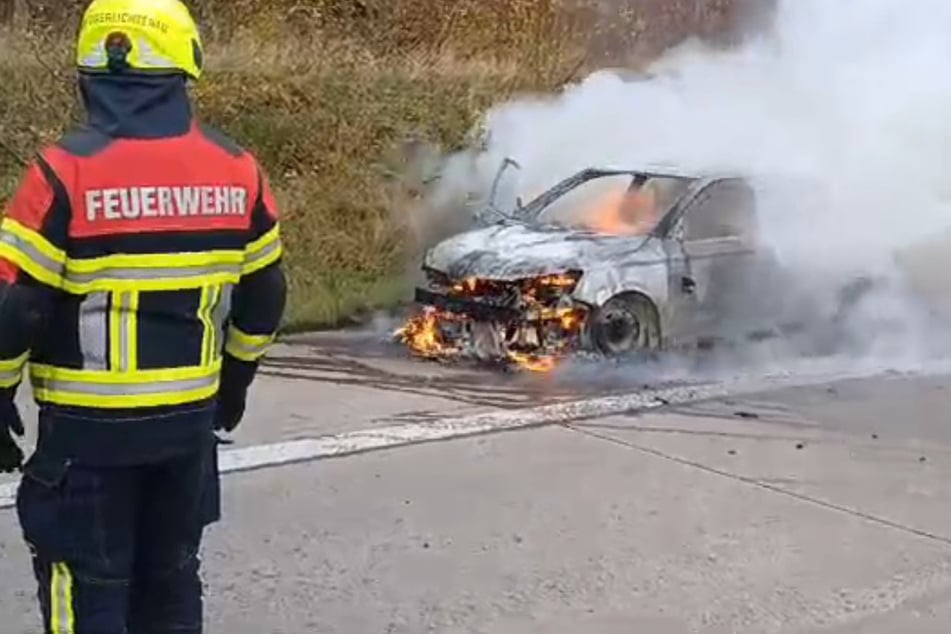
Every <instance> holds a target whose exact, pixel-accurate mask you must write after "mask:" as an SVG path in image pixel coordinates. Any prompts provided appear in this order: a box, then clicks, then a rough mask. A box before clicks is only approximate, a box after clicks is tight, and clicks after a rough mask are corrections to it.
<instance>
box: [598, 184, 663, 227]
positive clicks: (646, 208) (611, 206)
mask: <svg viewBox="0 0 951 634" xmlns="http://www.w3.org/2000/svg"><path fill="white" fill-rule="evenodd" d="M658 213H659V212H658V209H657V197H656V195H655V193H654V190H653V189H640V190H634V191H629V190H626V189H616V190H613V191H611V192H609V193H607V194H605V195H604V196H603V197H602V198H600V199H599V200H598V201H597V202H596V203H594V204H592V205H590V206H588V207H587V208H585V209H584V211H583V212H582V216H581V217H582V223H583V224H584V225H585V226H587V227H589V228H590V229H592V230H594V231H597V232H599V233H606V234H609V235H640V234H643V233H645V232H646V231H650V230H651V229H652V228H653V227H654V225H655V224H656V222H657V220H658Z"/></svg>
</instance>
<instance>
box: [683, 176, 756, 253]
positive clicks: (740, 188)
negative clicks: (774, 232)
mask: <svg viewBox="0 0 951 634" xmlns="http://www.w3.org/2000/svg"><path fill="white" fill-rule="evenodd" d="M755 207H756V196H755V194H754V192H753V190H752V189H751V188H750V187H749V185H747V184H746V183H745V182H743V181H740V180H726V181H721V182H719V183H715V184H713V185H711V186H710V187H708V188H707V190H706V191H704V192H703V193H701V194H700V195H699V196H698V197H697V199H696V200H694V202H693V203H692V204H691V205H690V206H689V208H688V209H687V211H686V213H685V215H684V219H683V233H682V235H683V239H684V240H688V241H693V240H714V239H717V238H744V239H753V238H755V236H756V233H757V227H756V213H755Z"/></svg>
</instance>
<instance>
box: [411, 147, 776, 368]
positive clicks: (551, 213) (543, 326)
mask: <svg viewBox="0 0 951 634" xmlns="http://www.w3.org/2000/svg"><path fill="white" fill-rule="evenodd" d="M503 169H504V166H503ZM493 198H494V195H493ZM755 201H756V195H755V191H754V189H753V187H752V186H751V185H750V183H749V182H748V181H747V180H745V179H744V178H743V177H741V176H737V175H731V174H725V175H722V174H721V175H718V174H689V173H677V172H674V171H672V170H661V171H647V170H638V169H630V170H628V169H594V168H592V169H585V170H582V171H580V172H578V173H576V174H574V175H572V176H570V177H568V178H566V179H564V180H563V181H561V182H559V183H557V184H556V185H554V186H553V187H551V188H550V189H548V190H547V191H544V192H543V193H541V194H540V195H538V196H537V197H535V198H534V199H533V200H531V201H529V202H527V203H525V204H523V203H522V202H521V201H519V202H518V203H517V204H515V205H514V208H512V209H506V210H503V209H499V208H498V207H496V206H495V204H494V202H492V203H490V205H489V206H488V207H487V208H485V209H484V210H483V211H482V212H481V213H480V214H479V218H480V223H479V226H477V227H475V228H473V229H471V230H469V231H466V232H464V233H461V234H459V235H455V236H452V237H450V238H448V239H446V240H443V241H442V242H440V243H438V244H436V245H435V246H434V247H432V248H431V249H429V250H428V251H427V252H426V254H425V257H424V260H423V263H422V269H423V272H424V274H425V276H426V283H425V284H423V285H421V286H419V287H418V288H416V291H415V301H416V303H417V305H418V307H419V310H418V312H417V313H416V314H414V315H413V317H412V318H411V319H410V320H409V321H408V322H407V323H406V324H405V325H404V326H403V327H402V328H400V329H399V331H397V333H396V337H397V338H398V339H399V340H400V341H402V342H403V343H405V344H406V345H407V346H408V347H409V348H410V349H411V350H412V351H413V352H415V353H416V354H418V355H421V356H424V357H430V358H446V357H454V356H459V355H464V356H468V357H475V358H478V359H484V360H489V359H495V360H503V361H506V362H510V363H514V364H517V365H518V366H521V367H524V368H527V369H530V370H538V371H544V370H548V369H551V368H552V367H554V365H555V364H556V362H557V360H558V359H559V358H560V357H563V356H565V355H567V354H571V353H575V352H585V351H586V352H592V353H596V354H600V355H608V356H621V355H629V354H637V353H645V352H647V353H652V352H653V351H657V350H661V349H665V348H670V347H674V346H679V345H681V344H683V343H688V344H694V343H702V342H703V341H707V340H710V339H723V338H730V337H734V336H747V335H749V334H750V333H754V332H757V331H761V330H762V329H763V328H766V329H769V328H771V327H773V326H774V325H775V324H771V323H769V321H770V318H771V317H773V316H775V315H776V314H778V312H777V311H780V310H781V308H782V306H780V304H781V303H782V302H784V301H787V298H786V297H785V296H784V295H785V294H784V293H777V292H775V291H776V289H778V288H781V282H779V278H778V276H781V275H782V272H781V270H780V268H779V267H778V266H777V265H776V263H775V260H774V258H773V257H772V255H771V253H770V251H769V250H768V249H766V248H765V247H764V246H763V245H762V244H761V242H760V240H759V234H758V229H757V216H756V205H755Z"/></svg>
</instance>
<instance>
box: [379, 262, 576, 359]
mask: <svg viewBox="0 0 951 634" xmlns="http://www.w3.org/2000/svg"><path fill="white" fill-rule="evenodd" d="M576 283H577V278H576V277H575V276H573V275H569V274H552V275H544V276H541V277H537V278H534V279H532V280H528V281H525V282H523V283H522V284H520V285H517V284H515V283H506V282H496V281H493V280H486V279H480V278H475V277H470V278H466V279H463V280H460V281H457V282H451V283H446V285H445V288H448V289H449V290H448V293H449V295H452V296H457V297H464V298H470V299H479V298H486V297H489V298H491V297H493V296H494V297H509V294H510V293H511V292H512V291H513V290H518V291H520V297H521V307H522V309H523V310H524V313H523V314H524V319H521V320H516V321H515V322H513V323H495V322H492V323H490V324H489V325H488V327H489V329H490V331H494V332H495V334H494V335H492V337H496V338H497V340H498V342H504V343H500V344H499V345H501V346H502V348H501V350H498V353H499V354H501V355H502V357H503V359H505V360H507V361H508V362H509V363H511V364H513V365H515V366H516V367H518V368H520V369H523V370H526V371H530V372H550V371H552V370H553V369H554V368H555V367H556V366H557V364H558V361H559V359H560V358H561V357H562V356H564V353H565V352H567V351H568V348H569V347H570V343H571V342H572V340H573V339H572V338H573V337H575V336H576V335H577V334H578V333H579V332H580V330H581V326H582V325H583V324H584V319H585V313H584V312H583V311H582V310H580V309H579V308H577V307H575V306H573V305H568V306H565V305H559V299H560V298H562V294H563V293H564V292H566V291H567V290H568V289H571V288H573V286H574V285H575V284H576ZM516 286H518V288H517V289H516V288H515V287H516ZM468 320H469V318H468V316H466V315H462V314H457V313H452V312H448V311H444V310H441V309H438V308H436V307H433V306H426V307H424V308H423V310H422V311H420V312H419V313H418V314H416V315H414V316H412V317H411V318H410V319H409V320H408V321H407V322H406V323H405V324H404V325H403V326H402V327H401V328H400V329H399V330H397V331H396V333H394V335H395V337H396V338H397V339H399V340H400V341H402V342H403V343H404V344H405V345H406V346H407V347H408V348H409V349H410V350H411V351H412V352H413V353H414V354H416V355H418V356H420V357H424V358H430V359H445V358H450V357H456V356H463V355H464V354H465V353H466V350H467V348H466V346H465V345H464V344H462V343H458V342H456V341H446V340H445V337H444V335H446V332H447V331H446V330H445V329H444V326H460V325H463V324H464V323H465V322H467V321H468ZM485 325H486V324H483V326H482V327H484V326H485ZM452 330H453V331H455V330H456V329H455V328H454V329H452ZM480 332H484V331H480ZM455 336H457V335H456V334H449V335H446V337H449V338H450V339H451V338H452V337H455ZM492 345H493V346H495V345H496V344H495V343H493V344H492Z"/></svg>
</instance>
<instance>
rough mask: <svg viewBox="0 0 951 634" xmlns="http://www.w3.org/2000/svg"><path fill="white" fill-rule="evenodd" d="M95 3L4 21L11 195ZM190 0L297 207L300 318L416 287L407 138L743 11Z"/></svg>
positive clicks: (448, 143) (1, 60) (222, 107)
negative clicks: (409, 277)
mask: <svg viewBox="0 0 951 634" xmlns="http://www.w3.org/2000/svg"><path fill="white" fill-rule="evenodd" d="M565 1H566V0H565ZM585 1H587V0H585ZM592 2H593V0H592ZM82 4H83V3H82V2H74V1H72V0H69V1H64V0H46V2H42V1H39V0H33V2H32V3H31V4H30V6H31V7H32V9H33V11H32V13H31V14H30V15H27V16H24V15H22V14H21V15H19V16H17V20H16V23H15V24H14V25H13V26H12V27H11V30H9V31H8V32H7V33H6V34H5V35H4V36H0V38H2V39H0V81H2V84H3V86H4V90H3V91H2V92H0V122H2V124H0V200H5V199H6V198H7V197H8V196H9V194H10V193H11V191H12V188H13V187H14V186H15V183H16V179H17V177H18V175H19V172H20V169H21V160H23V159H27V158H29V156H30V154H31V152H32V151H34V150H35V148H37V147H38V146H39V145H40V144H42V143H45V142H47V141H49V140H51V139H54V138H55V137H56V136H57V135H58V134H59V133H60V132H61V130H62V128H63V126H64V125H66V124H68V123H69V122H70V120H72V119H73V118H75V117H78V116H79V112H78V111H77V109H76V107H75V103H74V89H73V85H74V84H73V74H72V71H71V70H70V68H69V50H68V44H69V40H70V38H69V35H70V33H71V32H72V30H73V29H74V27H75V17H76V15H77V8H78V7H80V6H81V5H82ZM189 4H192V5H193V7H194V8H195V10H196V13H197V14H198V15H199V16H201V19H202V22H203V25H204V27H205V31H206V34H207V35H206V39H207V40H208V42H207V46H208V49H209V66H210V69H209V72H208V73H207V75H206V79H205V80H204V81H203V82H202V83H201V84H200V85H199V86H198V87H197V88H196V99H197V102H198V104H199V111H200V114H201V116H202V117H203V119H205V120H206V121H208V122H209V123H212V124H214V125H217V126H219V127H221V128H222V129H224V130H226V131H227V132H228V133H230V134H231V135H232V136H234V137H235V138H236V139H237V140H238V141H239V142H241V143H243V144H244V145H245V146H247V147H249V148H251V149H253V151H254V152H255V153H256V154H257V155H258V157H259V158H260V160H261V162H262V163H263V164H264V165H265V167H266V169H267V171H268V173H269V174H270V176H271V178H272V180H273V182H274V185H275V189H276V190H277V195H278V198H279V201H280V203H281V205H282V208H283V213H284V226H285V235H286V241H287V247H288V261H287V263H288V270H289V273H290V280H291V293H292V295H291V304H290V309H289V314H288V319H289V325H290V326H296V327H300V326H302V325H307V326H322V325H330V324H336V323H339V322H341V321H342V320H344V319H346V318H348V317H350V316H352V315H354V314H357V313H360V312H361V311H365V310H367V309H373V308H377V307H383V306H387V305H392V304H393V303H395V302H397V301H399V299H400V298H401V297H402V296H403V293H404V292H405V290H406V285H405V283H404V282H403V280H402V275H401V273H402V272H403V271H404V270H405V263H406V261H407V258H408V257H410V256H411V255H412V254H413V253H414V251H415V247H416V245H415V244H414V241H413V232H412V231H410V230H409V227H408V226H407V222H406V218H407V216H406V213H405V211H406V207H407V205H408V204H410V203H409V202H408V201H412V199H413V195H414V192H415V189H416V188H417V187H418V185H419V183H418V182H414V180H415V179H414V178H411V177H407V174H409V173H410V172H411V169H410V168H411V165H410V163H411V161H412V153H411V152H409V151H407V149H408V148H411V147H413V146H412V145H411V144H407V143H406V142H407V141H410V140H412V141H414V142H421V143H423V144H427V145H430V146H436V147H439V148H441V149H443V150H448V149H453V148H458V147H460V146H461V144H463V143H464V140H465V139H466V136H467V133H468V132H469V131H470V130H471V128H472V126H473V124H474V123H475V122H476V121H477V120H478V118H479V116H480V115H481V113H482V112H483V111H484V110H485V108H486V107H487V106H489V105H490V104H492V103H493V102H496V101H497V100H499V99H503V98H505V97H507V96H509V95H511V94H513V93H517V92H521V91H547V90H551V89H553V88H555V87H557V86H558V85H560V84H562V83H563V82H565V81H566V80H569V79H571V78H572V77H573V76H574V75H575V74H576V73H577V72H579V70H580V69H581V68H582V65H583V64H585V63H586V64H588V65H591V64H596V63H600V62H601V61H603V60H605V59H606V58H607V57H609V56H611V55H616V54H617V53H618V52H619V51H621V52H624V53H625V54H627V53H633V54H634V55H635V56H641V57H642V56H644V55H648V54H649V53H650V52H651V51H653V50H654V49H658V48H662V47H663V46H665V45H667V44H669V43H671V42H672V41H676V40H677V39H679V38H680V37H681V36H682V35H683V34H684V33H686V32H697V31H702V30H705V29H707V27H708V26H709V25H714V26H715V28H714V30H719V28H720V25H722V23H724V21H728V20H729V13H728V12H727V8H728V7H725V6H721V5H723V2H722V1H719V2H718V1H717V0H710V1H709V2H708V3H707V4H708V5H709V6H708V8H707V9H706V10H705V11H704V12H702V13H700V14H695V13H694V7H695V6H696V5H697V3H696V2H693V1H691V2H689V3H687V2H684V3H680V2H678V1H676V0H664V1H663V2H660V0H642V1H641V3H640V4H635V5H634V9H633V10H631V9H628V10H627V12H626V13H623V14H622V15H620V16H618V14H617V13H614V14H612V19H609V20H608V19H604V17H603V16H600V15H599V14H598V12H597V11H596V10H595V9H594V8H593V4H592V5H588V4H585V3H584V2H580V3H579V2H575V3H573V4H572V5H571V7H570V8H567V7H566V6H565V5H564V4H563V0H309V1H305V2H301V1H300V0H271V1H270V2H267V3H264V2H261V1H260V0H206V1H204V2H197V1H196V2H192V3H189ZM681 4H683V5H684V6H683V7H681V9H680V10H681V12H680V13H679V14H678V13H677V11H678V9H677V7H678V6H680V5H681ZM727 4H730V3H727ZM196 5H197V6H196ZM688 5H689V10H688V8H685V7H688ZM44 7H45V9H44ZM638 7H639V8H638ZM678 15H679V16H680V18H679V19H680V22H678V18H677V16H678ZM652 25H657V26H656V27H655V28H652ZM701 27H703V28H701ZM24 30H30V31H31V35H30V36H29V37H23V35H24V33H23V32H24ZM648 35H650V36H649V37H648ZM40 43H42V45H41V44H40ZM64 114H66V115H69V116H64Z"/></svg>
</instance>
